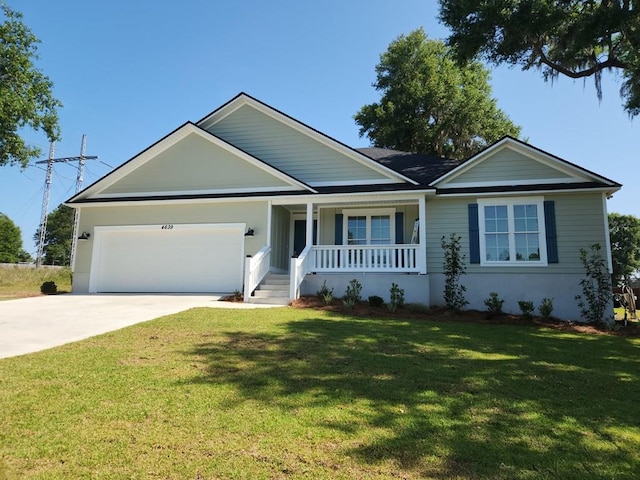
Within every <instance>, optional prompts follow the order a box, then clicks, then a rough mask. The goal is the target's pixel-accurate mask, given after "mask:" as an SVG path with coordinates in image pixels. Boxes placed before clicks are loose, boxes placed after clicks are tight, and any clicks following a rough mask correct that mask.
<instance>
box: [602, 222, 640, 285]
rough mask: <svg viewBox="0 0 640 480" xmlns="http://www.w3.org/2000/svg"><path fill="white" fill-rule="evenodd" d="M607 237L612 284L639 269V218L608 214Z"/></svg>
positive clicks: (616, 283)
mask: <svg viewBox="0 0 640 480" xmlns="http://www.w3.org/2000/svg"><path fill="white" fill-rule="evenodd" d="M609 238H610V240H611V259H612V262H613V284H614V285H618V284H619V283H620V282H621V281H622V280H624V279H625V278H626V277H629V276H630V275H631V274H632V273H633V272H635V271H636V270H638V269H640V218H637V217H634V216H633V215H621V214H619V213H610V214H609Z"/></svg>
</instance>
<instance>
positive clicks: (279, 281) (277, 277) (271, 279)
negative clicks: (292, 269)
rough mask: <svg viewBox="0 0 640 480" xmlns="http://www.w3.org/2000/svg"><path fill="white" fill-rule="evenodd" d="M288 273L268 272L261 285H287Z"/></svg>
mask: <svg viewBox="0 0 640 480" xmlns="http://www.w3.org/2000/svg"><path fill="white" fill-rule="evenodd" d="M289 281H290V280H289V275H287V274H282V273H278V274H274V273H269V274H267V276H266V277H264V279H263V280H262V285H289Z"/></svg>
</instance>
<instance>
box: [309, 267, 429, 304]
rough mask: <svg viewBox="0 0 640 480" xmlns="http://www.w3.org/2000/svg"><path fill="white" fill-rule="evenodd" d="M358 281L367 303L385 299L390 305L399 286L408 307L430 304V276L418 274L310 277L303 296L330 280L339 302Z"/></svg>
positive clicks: (346, 274)
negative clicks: (393, 287)
mask: <svg viewBox="0 0 640 480" xmlns="http://www.w3.org/2000/svg"><path fill="white" fill-rule="evenodd" d="M354 278H355V279H357V280H358V281H359V282H360V283H361V284H362V294H361V295H362V298H363V300H366V299H367V298H368V297H370V296H371V295H378V296H380V297H382V298H383V299H384V300H385V302H388V301H389V289H390V288H391V283H392V282H395V283H396V284H397V285H398V287H400V288H402V289H404V297H405V302H406V303H421V304H423V305H429V304H430V297H429V285H430V283H429V276H428V275H415V274H404V273H397V274H390V273H333V274H320V273H318V274H314V275H307V276H306V277H305V279H304V281H303V282H302V285H301V287H300V292H301V294H302V295H315V294H316V293H317V292H318V290H320V288H321V287H322V284H323V282H324V281H325V280H326V282H327V286H328V287H329V288H333V295H334V297H336V298H341V297H342V296H344V294H345V292H346V289H347V285H348V283H349V282H350V281H351V280H353V279H354Z"/></svg>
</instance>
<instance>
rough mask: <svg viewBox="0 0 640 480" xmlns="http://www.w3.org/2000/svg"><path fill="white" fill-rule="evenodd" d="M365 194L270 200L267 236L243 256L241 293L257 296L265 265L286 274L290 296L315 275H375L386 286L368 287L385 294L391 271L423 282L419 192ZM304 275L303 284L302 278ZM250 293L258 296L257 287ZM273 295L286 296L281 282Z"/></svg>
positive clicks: (247, 297)
mask: <svg viewBox="0 0 640 480" xmlns="http://www.w3.org/2000/svg"><path fill="white" fill-rule="evenodd" d="M371 197H372V198H363V199H362V201H359V202H354V201H353V199H352V198H349V199H348V200H350V201H346V200H347V199H345V201H343V202H336V199H335V198H332V199H330V200H331V201H329V200H327V201H325V202H318V201H317V200H316V201H315V202H307V203H305V204H300V203H297V204H289V203H286V202H281V203H280V202H279V203H277V204H276V203H275V202H274V203H272V204H270V205H269V208H268V217H269V218H268V223H267V225H268V227H269V232H268V233H267V238H268V240H269V242H268V244H267V245H264V246H263V248H261V249H260V250H259V251H258V252H257V253H256V254H255V255H253V256H251V257H248V258H247V259H246V262H245V280H244V299H245V301H247V302H248V301H251V300H252V298H253V299H255V300H256V301H257V300H258V299H257V298H256V297H254V296H253V295H254V292H256V289H257V288H259V286H260V284H261V282H263V279H264V278H265V277H266V276H267V274H269V273H270V272H271V273H272V274H273V273H278V274H280V276H281V277H284V274H286V275H287V276H288V278H289V285H288V287H289V288H288V300H289V301H292V300H295V299H297V298H299V297H300V295H301V293H305V294H308V292H309V288H308V287H309V286H311V285H314V284H315V283H317V280H318V279H319V278H323V279H325V280H327V283H328V284H330V283H332V279H334V280H335V282H336V286H337V285H338V284H339V283H340V282H342V280H344V278H345V276H348V277H349V279H351V278H358V277H360V278H363V280H365V281H367V282H370V281H371V280H372V279H373V278H375V279H376V282H375V283H376V284H380V285H381V286H382V285H383V284H384V285H386V287H385V291H384V292H380V293H377V291H376V293H372V294H377V295H380V296H383V297H384V295H383V294H382V293H385V294H386V292H387V291H388V289H389V286H390V285H391V280H389V279H390V278H398V277H397V276H402V277H400V278H402V279H404V280H405V283H406V281H407V278H408V276H412V277H418V276H422V277H423V278H422V280H421V281H420V282H419V283H420V285H422V286H421V287H420V288H424V284H425V283H428V282H426V277H425V274H426V273H427V262H426V221H425V218H426V203H425V195H424V194H421V195H419V194H415V193H414V194H407V193H403V194H398V193H397V192H396V193H395V195H394V197H396V198H393V199H391V198H388V199H387V198H381V197H382V196H381V195H376V196H375V198H373V197H374V196H371ZM365 276H366V278H365ZM305 280H306V283H307V284H309V285H308V286H304V285H303V284H304V283H305ZM411 282H413V283H415V282H416V280H411ZM396 283H397V282H396ZM365 287H366V285H365ZM369 287H372V285H370V286H369ZM312 288H314V287H312ZM376 288H377V287H376ZM376 288H374V290H376ZM380 288H382V287H380ZM339 289H340V288H338V290H339ZM369 289H371V288H369ZM312 293H315V291H313V292H312ZM336 294H337V295H340V294H341V293H338V292H337V291H336ZM255 295H256V296H261V295H259V293H258V292H256V293H255ZM279 295H281V297H280V298H281V300H284V292H282V287H280V293H279ZM287 303H288V302H287Z"/></svg>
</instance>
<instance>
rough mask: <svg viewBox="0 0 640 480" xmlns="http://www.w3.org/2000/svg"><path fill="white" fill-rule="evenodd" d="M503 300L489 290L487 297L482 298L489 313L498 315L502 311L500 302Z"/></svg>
mask: <svg viewBox="0 0 640 480" xmlns="http://www.w3.org/2000/svg"><path fill="white" fill-rule="evenodd" d="M503 303H504V300H500V298H498V294H497V293H496V292H491V293H490V294H489V298H486V299H485V300H484V304H485V305H486V306H487V309H488V310H489V313H493V314H496V315H499V314H501V313H502V304H503Z"/></svg>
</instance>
